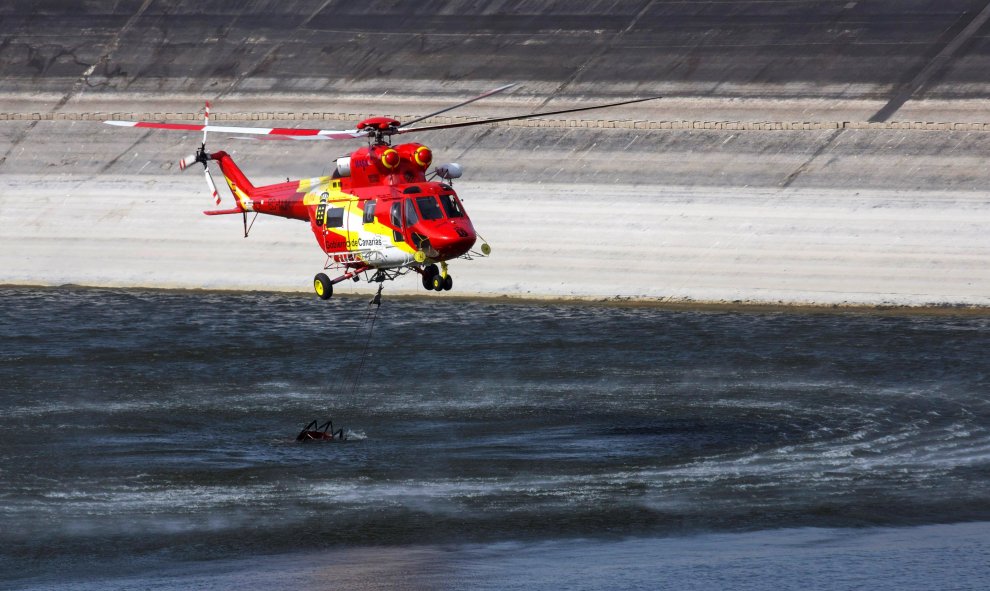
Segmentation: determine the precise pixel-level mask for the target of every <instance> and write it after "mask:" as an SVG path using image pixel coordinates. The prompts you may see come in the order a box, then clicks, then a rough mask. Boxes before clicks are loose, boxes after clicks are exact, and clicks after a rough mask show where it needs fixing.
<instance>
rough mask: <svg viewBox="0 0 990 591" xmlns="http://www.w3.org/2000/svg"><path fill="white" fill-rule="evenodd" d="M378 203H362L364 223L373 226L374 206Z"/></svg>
mask: <svg viewBox="0 0 990 591" xmlns="http://www.w3.org/2000/svg"><path fill="white" fill-rule="evenodd" d="M377 205H378V202H377V201H375V200H374V199H369V200H368V201H366V202H365V203H364V223H366V224H373V223H375V206H377Z"/></svg>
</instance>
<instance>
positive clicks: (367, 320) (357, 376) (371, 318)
mask: <svg viewBox="0 0 990 591" xmlns="http://www.w3.org/2000/svg"><path fill="white" fill-rule="evenodd" d="M383 287H384V285H383V284H379V285H378V293H376V294H375V297H374V298H373V299H372V300H371V301H370V302H368V308H367V311H366V312H365V315H364V320H362V321H361V327H360V330H361V331H363V330H364V327H366V326H367V327H368V336H367V337H366V338H365V341H364V347H363V348H362V350H361V357H360V358H359V360H358V364H357V365H356V366H354V365H352V366H351V368H350V370H349V371H347V372H346V373H345V375H344V379H343V381H342V382H343V384H344V388H343V391H345V392H348V393H349V394H350V395H351V397H353V396H354V394H355V393H356V392H357V387H358V383H359V382H360V381H361V373H362V372H363V371H364V364H365V361H366V360H367V358H368V349H369V348H370V346H371V337H372V336H373V335H374V333H375V322H376V321H377V320H378V311H379V310H381V307H382V288H383ZM372 306H374V309H372ZM348 384H349V385H350V388H348ZM332 387H333V381H328V382H327V385H326V388H325V389H324V398H329V395H330V390H331V389H332ZM318 423H319V421H318V420H317V421H312V422H311V423H310V425H313V424H317V425H318ZM327 424H328V425H332V423H330V422H329V421H328V423H327ZM310 425H307V426H306V427H304V428H303V431H302V433H300V434H299V436H298V437H297V438H296V439H297V441H302V440H304V434H306V433H308V432H309V428H310ZM340 432H341V438H343V427H342V428H341V429H340ZM331 438H332V437H331Z"/></svg>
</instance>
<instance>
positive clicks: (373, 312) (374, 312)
mask: <svg viewBox="0 0 990 591" xmlns="http://www.w3.org/2000/svg"><path fill="white" fill-rule="evenodd" d="M384 287H385V284H383V283H379V284H378V293H376V294H375V297H374V298H373V299H372V300H371V301H370V302H368V312H367V314H365V317H364V320H365V324H368V320H369V318H370V320H371V324H370V325H369V326H368V337H367V338H366V339H365V341H364V349H363V350H362V351H361V357H360V361H359V362H358V365H357V369H356V370H355V371H354V376H353V379H352V380H351V389H350V391H349V394H350V395H351V397H352V398H353V396H354V394H356V393H357V387H358V383H359V382H360V381H361V375H362V373H363V372H364V364H365V362H366V361H367V360H368V348H369V347H370V346H371V338H372V337H373V336H374V334H375V322H376V321H377V320H378V312H379V311H380V310H381V309H382V288H384ZM372 306H374V309H372Z"/></svg>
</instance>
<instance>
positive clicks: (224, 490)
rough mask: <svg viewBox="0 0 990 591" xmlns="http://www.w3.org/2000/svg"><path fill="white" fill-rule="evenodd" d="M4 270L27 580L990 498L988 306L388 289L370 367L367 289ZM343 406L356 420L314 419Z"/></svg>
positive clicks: (818, 517)
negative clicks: (121, 287) (317, 293)
mask: <svg viewBox="0 0 990 591" xmlns="http://www.w3.org/2000/svg"><path fill="white" fill-rule="evenodd" d="M0 298H2V304H3V305H2V311H0V404H2V416H3V420H2V421H0V523H2V526H0V582H4V581H5V582H7V583H8V584H14V585H15V586H17V585H41V584H44V583H45V582H46V581H47V582H49V583H51V582H53V581H63V582H64V581H73V582H74V583H80V582H85V581H93V580H101V581H103V583H100V585H97V586H102V585H104V584H105V582H106V581H105V578H106V577H117V576H119V577H138V578H137V579H133V578H131V579H126V578H122V579H119V581H125V580H126V581H131V582H132V583H133V582H134V581H137V580H141V577H142V576H143V575H142V574H141V573H148V572H159V573H160V572H164V571H163V570H162V569H166V568H180V569H181V568H183V567H181V565H182V564H187V563H188V564H197V565H200V567H201V568H203V567H202V565H203V564H207V565H210V564H214V565H221V564H228V565H229V564H238V563H237V561H243V562H245V563H250V564H252V565H255V566H256V565H257V562H256V559H255V558H252V557H259V558H257V560H261V558H260V557H271V556H295V555H296V554H294V553H299V552H307V553H313V552H316V553H321V554H320V555H321V556H340V553H341V552H369V550H361V549H368V548H378V549H379V550H378V551H374V552H371V554H372V555H373V556H377V557H378V558H377V559H375V558H372V559H368V562H369V564H370V563H375V562H376V560H378V561H382V560H384V561H386V562H387V559H386V558H383V557H387V556H394V555H395V553H396V552H398V553H399V554H401V555H402V556H404V557H407V556H410V555H412V556H416V552H419V551H421V549H424V548H426V549H433V550H429V551H427V550H422V551H423V552H437V550H436V548H447V549H448V551H450V549H451V548H457V549H460V550H459V551H460V552H461V554H458V556H460V559H461V560H468V558H465V556H468V557H470V556H473V554H471V552H481V553H482V554H484V552H495V553H496V554H498V549H499V548H501V546H499V544H515V545H517V546H512V548H516V549H518V548H522V550H519V551H518V552H516V553H515V554H513V552H508V555H511V556H512V557H513V558H512V560H522V561H523V562H525V560H530V559H532V556H531V555H530V551H529V550H527V549H532V548H543V550H541V552H549V553H550V554H552V552H553V551H556V552H558V553H561V552H562V553H563V554H564V555H567V556H570V557H571V559H572V560H573V561H575V563H577V562H580V563H581V564H582V565H584V566H587V564H588V563H589V561H590V562H593V561H594V559H595V557H596V556H599V555H611V556H613V558H618V557H620V556H629V553H630V552H632V554H633V555H635V553H636V552H637V548H640V547H639V546H636V545H635V544H642V543H646V544H647V546H648V547H651V548H656V547H657V546H655V545H651V544H653V543H652V542H649V543H647V542H642V540H655V541H656V540H671V539H678V538H682V537H683V536H702V538H690V539H705V538H704V536H713V535H714V536H722V535H727V536H736V535H739V536H743V537H742V538H740V539H741V540H750V539H751V538H747V537H746V536H753V535H757V532H773V531H781V532H794V531H798V532H816V531H848V532H862V531H878V532H879V531H884V532H887V531H902V529H903V528H904V526H912V527H918V526H928V525H931V524H951V523H955V524H960V523H971V525H969V526H968V527H970V528H976V530H975V531H976V532H979V531H982V530H984V529H988V528H987V527H984V526H985V523H984V522H987V521H990V403H988V402H987V400H988V392H990V362H988V360H987V351H988V350H990V318H987V317H980V316H959V317H952V316H940V317H883V316H869V315H812V314H782V313H777V314H770V313H768V314H755V313H711V312H694V313H692V312H671V311H662V310H654V309H621V308H607V307H581V306H575V307H568V306H549V305H548V306H537V305H508V304H502V305H496V304H491V303H463V302H450V301H444V300H443V299H439V298H438V299H436V300H429V299H425V300H419V301H399V300H390V299H388V297H387V293H386V299H385V303H384V305H383V306H382V308H381V313H380V315H379V317H378V320H377V324H376V327H375V336H374V340H373V341H372V342H371V345H370V347H369V349H368V356H367V358H366V362H365V365H364V368H363V371H362V372H361V374H362V378H361V379H360V380H359V381H358V382H357V384H356V387H354V388H351V387H350V386H349V383H348V380H347V376H348V375H350V374H352V373H353V372H354V370H355V369H356V368H357V366H358V365H359V364H360V362H361V352H362V349H363V346H364V341H365V339H364V337H365V335H366V332H364V330H365V329H364V326H366V325H364V324H363V322H364V319H365V309H366V306H365V301H364V300H360V299H343V298H342V299H335V300H332V301H331V302H330V303H325V302H321V301H318V300H316V299H315V298H309V297H303V296H290V295H270V294H249V295H229V294H203V295H199V294H189V293H182V294H176V293H158V292H120V291H108V290H78V291H72V292H69V293H57V292H55V291H50V290H31V289H11V288H8V289H3V290H0ZM328 413H332V416H333V418H334V420H335V423H336V424H338V425H342V426H343V427H345V429H346V430H347V431H348V433H349V434H350V440H349V441H348V442H347V443H345V444H322V445H321V444H308V445H300V444H296V443H295V442H294V441H293V439H294V436H295V434H296V432H298V430H299V429H300V428H301V427H302V425H303V424H304V423H306V422H308V421H309V420H311V419H315V418H320V419H322V418H324V417H326V416H327V414H328ZM891 527H893V528H895V529H894V530H889V529H887V528H891ZM954 527H958V526H954ZM807 528H826V529H824V530H819V529H807ZM850 528H851V529H850ZM864 528H866V529H864ZM878 528H883V529H878ZM918 531H929V530H925V529H924V528H923V527H922V528H921V529H919V530H918ZM966 532H967V535H970V536H971V538H972V539H976V540H980V541H979V542H977V543H978V544H982V546H980V547H981V548H983V549H984V550H985V549H986V548H987V547H990V545H988V541H990V532H987V533H986V534H985V535H982V536H981V535H979V534H978V533H975V534H974V530H972V529H967V530H966ZM759 535H767V534H759ZM781 535H783V534H781ZM788 535H792V534H788ZM802 535H807V536H810V537H811V538H815V537H816V535H817V534H807V533H806V534H802ZM849 535H854V534H849ZM894 537H895V538H896V535H895V536H894ZM909 537H910V536H909ZM951 538H952V536H951V535H950V536H949V539H951ZM967 539H969V538H967ZM569 540H571V541H574V540H580V541H581V542H580V544H581V545H580V546H579V549H573V548H571V549H568V548H570V547H569V546H567V544H570V543H578V542H571V541H569ZM630 540H640V542H633V541H630ZM657 543H661V542H657ZM662 543H667V542H662ZM750 543H751V542H748V541H742V542H740V544H742V545H748V544H750ZM547 544H551V545H553V544H557V546H550V547H549V548H550V550H547V548H548V547H547V546H546V545H547ZM629 544H633V546H631V547H630V546H628V545H629ZM801 544H803V542H801V543H799V544H798V545H799V546H800V545H801ZM950 545H951V544H950ZM968 547H969V548H970V550H972V546H968ZM479 548H480V549H481V550H479ZM492 548H494V549H495V550H491V549H492ZM486 549H488V550H486ZM639 551H642V549H641V548H640V550H639ZM959 551H960V550H959V548H958V547H956V548H954V549H953V550H952V552H953V555H954V556H955V555H958V553H959ZM464 552H467V554H464ZM410 553H411V554H410ZM575 553H576V554H575ZM441 554H442V553H441ZM668 554H669V553H668ZM445 556H447V558H448V559H450V560H452V561H454V562H456V560H455V558H454V556H453V555H451V554H446V555H445ZM575 556H577V557H578V558H575ZM299 560H301V559H299ZM403 560H405V558H403ZM410 560H413V559H410ZM431 560H433V561H434V562H435V561H436V560H437V559H436V557H435V556H434V557H433V558H432V559H431ZM548 560H549V559H548ZM801 560H804V559H803V558H802V559H801ZM230 561H234V562H230ZM413 561H414V560H413ZM400 562H401V560H400ZM496 562H497V561H496ZM510 562H511V561H509V562H505V561H504V560H503V562H502V563H499V564H503V565H505V564H509V563H510ZM480 564H486V563H484V561H482V562H481V563H480ZM554 564H559V562H555V563H554ZM967 564H968V563H967ZM176 565H180V566H176ZM671 566H674V565H671V564H668V565H667V567H671ZM510 567H511V566H510ZM531 567H532V565H530V568H531ZM667 567H665V568H667ZM205 568H207V570H209V569H210V568H211V567H205ZM217 568H219V566H218V567H217ZM229 568H230V569H231V570H232V571H233V570H236V571H237V572H239V573H242V574H241V575H240V576H242V577H243V572H244V570H243V568H241V567H229ZM273 568H276V569H277V568H282V567H273ZM328 568H329V567H328ZM892 570H893V571H897V569H896V568H895V569H892ZM547 572H551V571H547ZM706 572H708V571H706ZM975 572H976V575H975V576H976V578H977V579H978V578H979V577H982V576H985V575H986V570H983V567H982V566H981V567H979V568H977V570H976V571H975ZM488 574H489V575H491V573H488ZM485 576H486V575H485V572H484V569H482V571H481V574H479V577H482V578H484V577H485ZM548 576H549V575H548ZM644 577H645V578H643V579H642V580H640V582H643V581H647V580H649V576H648V575H646V574H644ZM376 580H378V579H376ZM450 580H456V579H450ZM465 580H466V579H465ZM486 580H490V579H486ZM588 580H594V579H593V578H592V579H585V581H586V582H587V581H588ZM974 580H976V579H973V578H972V576H971V577H970V578H969V579H967V581H970V582H972V581H974ZM119 581H118V582H119ZM554 581H556V582H557V583H559V582H560V579H559V578H553V576H551V577H550V581H548V582H547V584H545V585H544V586H545V587H546V588H554V584H553V583H554ZM143 582H144V583H147V580H146V579H145V580H144V581H143ZM238 582H239V583H240V584H250V581H245V580H239V581H238ZM635 582H636V581H631V582H630V581H627V583H630V584H629V585H622V586H623V587H634V586H636V585H635V584H633V583H635ZM121 584H122V585H123V583H121ZM463 584H464V580H462V581H461V585H460V586H463ZM603 584H604V582H603ZM189 585H192V586H201V585H199V584H197V583H195V582H192V583H191V582H190V581H189V580H186V582H185V583H176V586H177V588H178V587H187V586H189ZM111 586H112V585H111ZM166 586H167V585H166ZM365 586H366V587H368V588H373V587H374V586H373V585H367V584H366V585H365ZM386 586H387V585H386ZM427 586H429V587H436V586H437V581H435V580H434V581H432V582H431V583H429V584H428V585H427ZM455 586H456V585H455ZM538 586H539V585H538ZM594 586H595V585H592V587H594ZM649 587H650V586H649V585H648V584H647V585H645V586H644V588H649ZM958 588H967V584H966V583H965V582H964V583H963V584H962V586H960V587H958Z"/></svg>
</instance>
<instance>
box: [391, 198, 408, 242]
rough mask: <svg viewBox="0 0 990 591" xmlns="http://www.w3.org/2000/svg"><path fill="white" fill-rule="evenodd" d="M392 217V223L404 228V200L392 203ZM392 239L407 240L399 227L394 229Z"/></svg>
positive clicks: (397, 240) (396, 240)
mask: <svg viewBox="0 0 990 591" xmlns="http://www.w3.org/2000/svg"><path fill="white" fill-rule="evenodd" d="M391 218H392V225H393V226H395V227H396V228H402V202H401V201H398V202H396V203H393V204H392V211H391ZM392 239H393V240H394V241H395V242H405V239H404V238H403V237H402V232H400V231H399V230H398V229H396V230H392Z"/></svg>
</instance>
